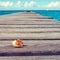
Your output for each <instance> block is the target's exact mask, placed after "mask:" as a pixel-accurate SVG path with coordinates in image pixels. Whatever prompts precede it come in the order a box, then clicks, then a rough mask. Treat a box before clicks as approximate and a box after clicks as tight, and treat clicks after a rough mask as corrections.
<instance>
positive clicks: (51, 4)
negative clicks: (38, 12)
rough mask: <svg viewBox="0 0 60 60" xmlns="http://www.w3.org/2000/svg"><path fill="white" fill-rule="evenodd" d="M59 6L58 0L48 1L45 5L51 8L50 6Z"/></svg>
mask: <svg viewBox="0 0 60 60" xmlns="http://www.w3.org/2000/svg"><path fill="white" fill-rule="evenodd" d="M59 6H60V2H58V1H56V2H50V3H49V4H48V5H47V7H49V8H51V7H59Z"/></svg>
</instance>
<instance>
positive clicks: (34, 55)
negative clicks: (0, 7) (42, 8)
mask: <svg viewBox="0 0 60 60" xmlns="http://www.w3.org/2000/svg"><path fill="white" fill-rule="evenodd" d="M18 38H19V39H23V41H24V43H25V46H24V47H23V48H14V47H13V46H12V41H13V40H14V39H18ZM48 55H50V57H47V56H48ZM51 55H54V56H53V57H52V56H51ZM55 55H60V22H58V21H56V20H55V19H52V18H50V17H46V16H42V15H39V14H37V13H35V12H21V13H15V14H10V15H4V16H0V59H1V60H4V59H5V60H8V59H9V60H17V59H18V60H20V59H21V60H50V59H52V60H58V59H59V58H60V57H58V56H56V57H55ZM43 57H44V58H43ZM45 58H46V59H45Z"/></svg>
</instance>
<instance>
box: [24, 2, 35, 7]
mask: <svg viewBox="0 0 60 60" xmlns="http://www.w3.org/2000/svg"><path fill="white" fill-rule="evenodd" d="M34 5H36V2H34V1H30V2H27V1H26V2H25V3H24V7H25V8H29V7H33V6H34Z"/></svg>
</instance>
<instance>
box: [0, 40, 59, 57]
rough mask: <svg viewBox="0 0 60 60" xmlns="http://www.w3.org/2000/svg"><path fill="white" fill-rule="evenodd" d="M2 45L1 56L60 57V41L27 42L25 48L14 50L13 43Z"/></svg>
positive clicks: (6, 42) (3, 43)
mask: <svg viewBox="0 0 60 60" xmlns="http://www.w3.org/2000/svg"><path fill="white" fill-rule="evenodd" d="M0 43H1V46H0V48H1V49H0V51H1V52H0V56H38V55H39V56H40V55H60V48H59V46H60V41H55V40H54V41H35V42H33V41H25V42H24V43H25V46H24V47H23V48H14V47H13V46H12V43H11V41H5V42H2V41H0ZM28 43H29V44H28ZM42 47H43V48H42Z"/></svg>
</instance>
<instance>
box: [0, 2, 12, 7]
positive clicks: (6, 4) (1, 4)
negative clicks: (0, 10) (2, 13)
mask: <svg viewBox="0 0 60 60" xmlns="http://www.w3.org/2000/svg"><path fill="white" fill-rule="evenodd" d="M12 5H13V3H12V2H10V1H7V2H0V6H2V7H8V6H12Z"/></svg>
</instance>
